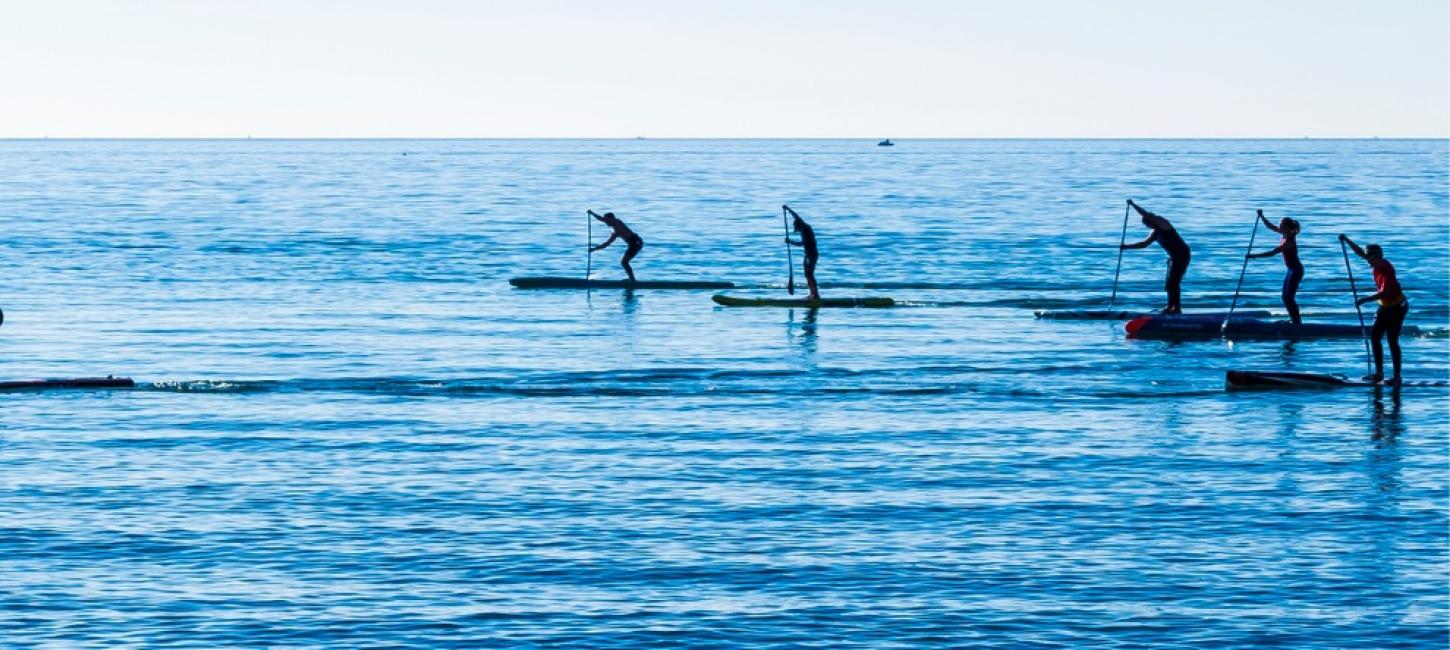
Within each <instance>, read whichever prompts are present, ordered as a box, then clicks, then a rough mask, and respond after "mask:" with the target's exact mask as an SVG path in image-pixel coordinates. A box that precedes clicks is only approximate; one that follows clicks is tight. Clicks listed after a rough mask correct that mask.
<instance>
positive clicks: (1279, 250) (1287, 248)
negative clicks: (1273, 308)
mask: <svg viewBox="0 0 1450 650" xmlns="http://www.w3.org/2000/svg"><path fill="white" fill-rule="evenodd" d="M1259 220H1260V221H1263V222H1264V227H1265V228H1268V229H1269V230H1272V231H1274V232H1276V233H1279V236H1280V239H1279V245H1278V246H1277V247H1275V248H1274V250H1271V251H1264V252H1262V253H1249V254H1248V255H1245V256H1244V257H1246V258H1248V259H1255V258H1262V257H1273V256H1275V255H1283V256H1284V267H1285V268H1286V269H1288V271H1287V272H1286V273H1285V274H1284V290H1283V293H1282V297H1283V299H1284V309H1287V310H1288V311H1289V320H1290V321H1293V323H1294V324H1295V325H1302V324H1303V321H1302V320H1300V318H1299V301H1298V300H1296V299H1295V295H1296V294H1298V293H1299V283H1300V282H1302V281H1303V280H1304V264H1303V263H1302V262H1300V261H1299V239H1298V237H1299V222H1298V221H1295V220H1293V219H1291V218H1289V217H1284V218H1283V219H1280V220H1279V225H1277V226H1275V225H1274V224H1272V223H1269V218H1268V217H1265V216H1264V211H1263V210H1259Z"/></svg>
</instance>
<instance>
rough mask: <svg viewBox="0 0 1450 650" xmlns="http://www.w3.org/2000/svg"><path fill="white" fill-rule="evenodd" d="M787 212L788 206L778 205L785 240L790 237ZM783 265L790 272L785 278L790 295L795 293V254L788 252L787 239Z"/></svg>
mask: <svg viewBox="0 0 1450 650" xmlns="http://www.w3.org/2000/svg"><path fill="white" fill-rule="evenodd" d="M788 212H790V208H787V207H785V206H783V205H782V206H780V225H782V226H785V238H786V239H787V240H789V239H790V219H789V218H788V217H787V216H786V214H787V213H788ZM785 267H786V269H787V270H788V271H789V273H790V279H789V280H787V281H786V283H785V292H786V293H788V294H790V295H792V296H794V295H795V254H794V253H792V252H790V242H789V241H787V242H786V243H785Z"/></svg>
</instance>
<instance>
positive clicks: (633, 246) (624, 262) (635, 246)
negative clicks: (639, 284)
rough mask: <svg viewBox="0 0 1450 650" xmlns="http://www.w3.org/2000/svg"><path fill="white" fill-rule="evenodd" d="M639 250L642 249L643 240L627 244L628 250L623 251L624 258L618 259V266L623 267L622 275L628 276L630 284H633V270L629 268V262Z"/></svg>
mask: <svg viewBox="0 0 1450 650" xmlns="http://www.w3.org/2000/svg"><path fill="white" fill-rule="evenodd" d="M641 248H644V240H643V239H636V240H634V241H632V242H629V248H628V249H626V250H625V251H624V257H621V258H619V265H620V266H622V267H624V273H625V275H628V276H629V281H630V282H634V269H633V268H631V267H630V266H629V261H630V260H632V259H634V256H635V255H639V250H640V249H641Z"/></svg>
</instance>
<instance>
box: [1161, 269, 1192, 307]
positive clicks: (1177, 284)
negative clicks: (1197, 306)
mask: <svg viewBox="0 0 1450 650" xmlns="http://www.w3.org/2000/svg"><path fill="white" fill-rule="evenodd" d="M1188 259H1189V258H1188V256H1187V255H1184V256H1183V257H1181V258H1180V257H1174V258H1170V259H1169V260H1168V281H1167V282H1165V283H1164V285H1163V288H1164V289H1165V290H1167V291H1168V306H1167V307H1165V308H1164V309H1163V313H1165V314H1181V313H1183V303H1182V294H1183V276H1184V274H1186V273H1188Z"/></svg>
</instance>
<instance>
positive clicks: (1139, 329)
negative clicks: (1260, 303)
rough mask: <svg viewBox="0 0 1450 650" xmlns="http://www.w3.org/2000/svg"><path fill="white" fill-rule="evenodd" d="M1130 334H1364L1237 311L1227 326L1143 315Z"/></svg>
mask: <svg viewBox="0 0 1450 650" xmlns="http://www.w3.org/2000/svg"><path fill="white" fill-rule="evenodd" d="M1124 329H1125V330H1126V331H1127V332H1128V338H1134V339H1155V340H1168V341H1186V340H1195V339H1200V340H1203V339H1217V338H1225V339H1229V340H1237V341H1243V340H1290V341H1292V340H1302V339H1357V338H1362V337H1363V336H1364V331H1363V330H1361V329H1360V326H1359V324H1358V323H1302V324H1299V325H1295V324H1294V323H1292V322H1290V321H1286V320H1278V321H1270V320H1263V319H1258V318H1239V317H1238V315H1237V314H1235V315H1234V318H1233V320H1231V321H1229V323H1228V326H1227V327H1225V326H1224V324H1223V321H1222V320H1218V321H1214V320H1211V319H1201V318H1199V319H1184V318H1174V317H1164V316H1140V317H1138V318H1135V319H1133V320H1130V321H1128V324H1127V325H1125V326H1124ZM1400 333H1401V334H1403V335H1405V336H1419V335H1420V333H1421V332H1420V328H1418V327H1415V326H1414V325H1406V326H1405V327H1404V329H1402V330H1401V331H1400Z"/></svg>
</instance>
